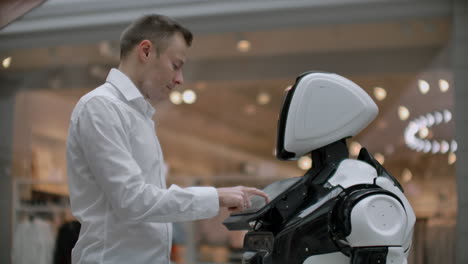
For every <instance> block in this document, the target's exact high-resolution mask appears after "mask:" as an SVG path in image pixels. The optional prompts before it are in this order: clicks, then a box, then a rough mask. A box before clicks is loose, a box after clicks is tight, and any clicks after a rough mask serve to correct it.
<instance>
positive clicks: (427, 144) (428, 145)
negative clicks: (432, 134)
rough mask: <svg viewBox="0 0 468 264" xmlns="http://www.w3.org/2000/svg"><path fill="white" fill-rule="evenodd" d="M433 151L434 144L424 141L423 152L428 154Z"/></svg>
mask: <svg viewBox="0 0 468 264" xmlns="http://www.w3.org/2000/svg"><path fill="white" fill-rule="evenodd" d="M431 149H432V144H431V142H430V141H429V140H426V141H424V148H423V150H422V151H423V152H424V153H428V152H429V151H431Z"/></svg>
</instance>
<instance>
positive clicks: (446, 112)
mask: <svg viewBox="0 0 468 264" xmlns="http://www.w3.org/2000/svg"><path fill="white" fill-rule="evenodd" d="M450 120H452V113H451V112H450V111H449V110H444V121H445V123H448V122H450Z"/></svg>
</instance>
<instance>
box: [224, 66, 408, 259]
mask: <svg viewBox="0 0 468 264" xmlns="http://www.w3.org/2000/svg"><path fill="white" fill-rule="evenodd" d="M377 113H378V108H377V106H376V104H375V103H374V102H373V101H372V99H371V98H370V97H369V95H367V93H366V92H365V91H364V90H363V89H362V88H361V87H359V86H358V85H356V84H355V83H353V82H352V81H350V80H348V79H346V78H344V77H342V76H339V75H336V74H332V73H324V72H307V73H304V74H302V75H301V76H299V77H298V78H297V79H296V83H295V84H294V85H293V86H292V87H291V89H289V90H288V91H287V93H286V95H285V98H284V102H283V108H282V111H281V114H280V117H279V122H278V137H277V146H276V156H277V158H279V159H281V160H294V159H298V158H300V157H301V156H303V155H307V154H310V155H311V157H312V160H313V166H312V168H311V169H310V170H309V171H307V173H306V174H305V175H304V176H302V177H296V178H289V179H285V180H281V181H277V182H274V183H272V184H270V185H268V186H267V187H266V188H265V189H264V191H265V192H266V193H268V194H269V196H270V200H271V201H270V202H269V203H268V204H265V202H264V200H263V199H261V198H259V197H253V198H252V204H253V206H252V207H251V208H250V209H248V210H246V211H243V212H241V213H236V214H232V215H231V216H230V217H229V218H227V219H226V220H225V222H224V224H225V226H226V227H227V228H228V229H230V230H249V232H248V233H247V234H246V236H245V238H244V253H243V260H242V263H243V264H299V263H309V264H311V263H318V264H341V263H343V264H345V263H346V264H349V263H352V264H357V263H359V264H370V263H375V264H385V263H386V264H406V263H407V260H406V259H407V256H408V253H409V250H410V247H411V240H412V235H413V227H414V224H415V220H416V217H415V214H414V211H413V209H412V207H411V205H410V204H409V202H408V200H407V199H406V197H405V195H404V194H403V189H402V188H401V186H400V184H399V183H398V181H397V180H396V179H395V178H394V177H393V176H392V175H390V174H389V173H388V172H387V171H386V170H385V169H384V168H383V167H382V165H381V164H380V163H379V162H377V161H376V160H375V159H374V158H373V157H372V155H370V154H369V152H367V150H366V149H364V148H362V149H361V151H360V153H359V156H358V158H357V159H350V158H349V157H348V156H349V154H348V148H347V146H346V141H345V140H346V138H349V137H352V136H354V135H356V134H357V133H359V132H360V131H361V130H362V129H364V128H365V127H366V126H367V125H368V124H369V123H370V122H371V121H372V120H373V119H374V118H375V116H376V115H377Z"/></svg>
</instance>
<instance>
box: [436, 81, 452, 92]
mask: <svg viewBox="0 0 468 264" xmlns="http://www.w3.org/2000/svg"><path fill="white" fill-rule="evenodd" d="M439 88H440V91H441V92H443V93H445V92H447V91H448V89H449V88H450V84H449V82H448V81H447V80H444V79H440V80H439Z"/></svg>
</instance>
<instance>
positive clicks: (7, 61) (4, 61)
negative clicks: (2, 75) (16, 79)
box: [2, 57, 11, 69]
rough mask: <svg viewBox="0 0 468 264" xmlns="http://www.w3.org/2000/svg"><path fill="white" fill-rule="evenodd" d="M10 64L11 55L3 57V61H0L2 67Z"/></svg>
mask: <svg viewBox="0 0 468 264" xmlns="http://www.w3.org/2000/svg"><path fill="white" fill-rule="evenodd" d="M10 64H11V57H8V58H5V59H3V61H2V65H3V68H5V69H6V68H8V67H10Z"/></svg>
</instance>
